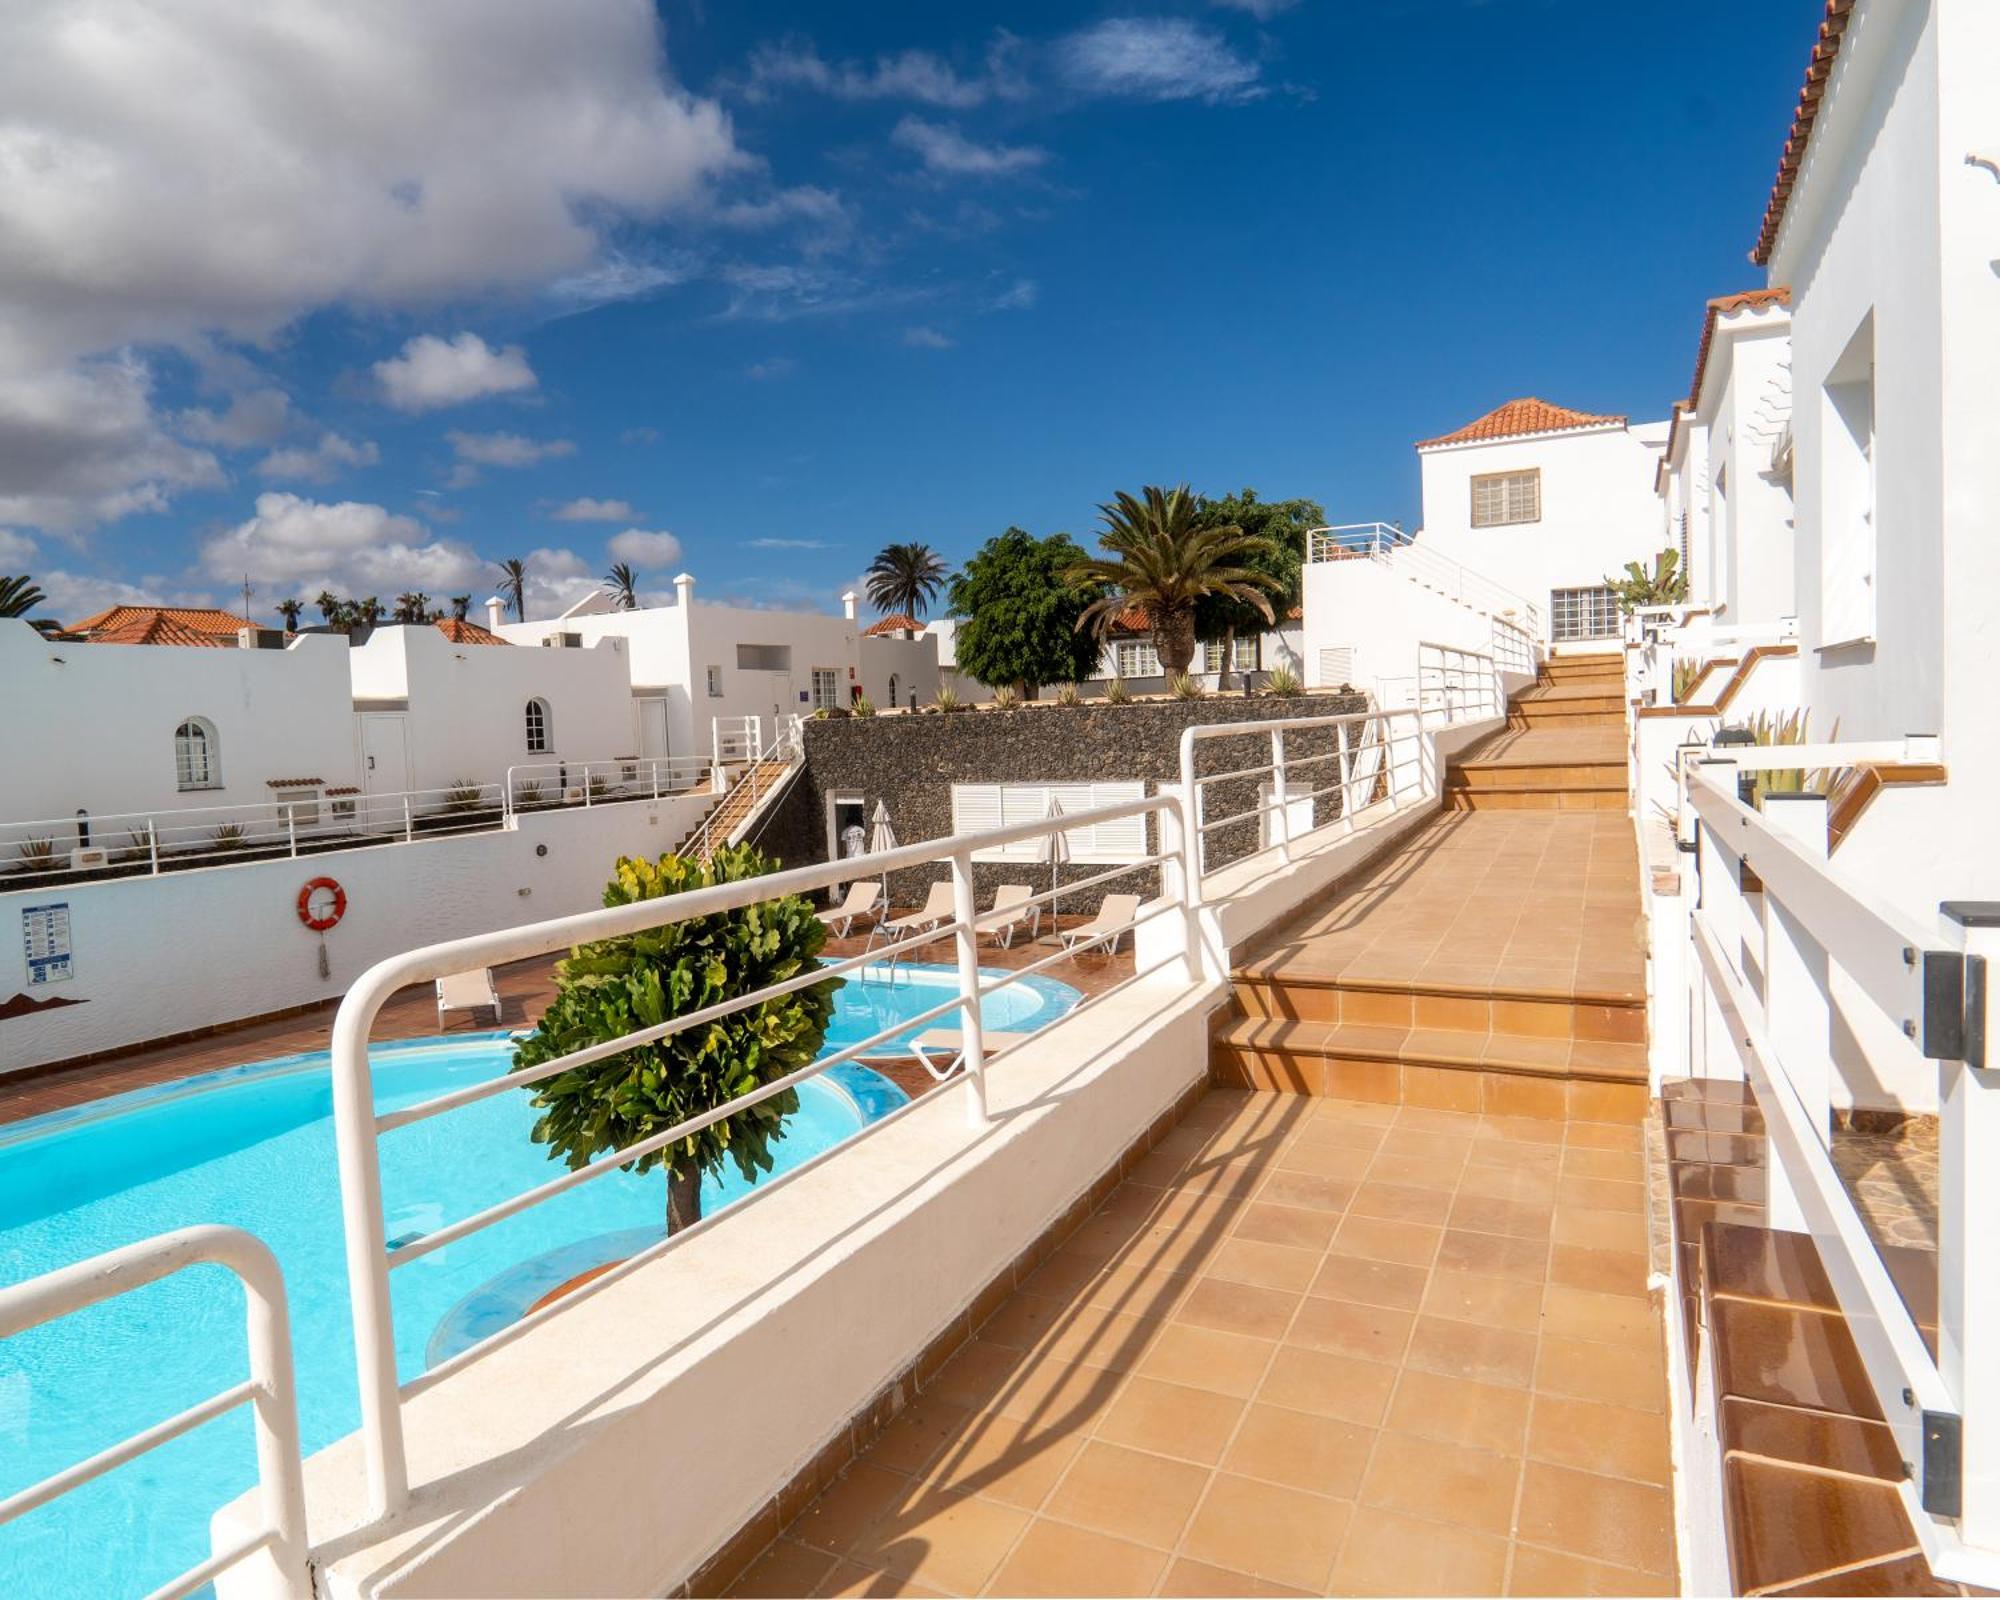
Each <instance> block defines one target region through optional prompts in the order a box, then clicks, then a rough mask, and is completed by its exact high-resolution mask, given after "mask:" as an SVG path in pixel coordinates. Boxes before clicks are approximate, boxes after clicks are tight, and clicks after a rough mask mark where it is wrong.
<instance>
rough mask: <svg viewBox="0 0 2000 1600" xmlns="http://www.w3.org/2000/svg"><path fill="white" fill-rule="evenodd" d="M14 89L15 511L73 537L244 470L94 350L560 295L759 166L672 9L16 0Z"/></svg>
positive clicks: (5, 169)
mask: <svg viewBox="0 0 2000 1600" xmlns="http://www.w3.org/2000/svg"><path fill="white" fill-rule="evenodd" d="M0 106H4V107H5V108H6V109H5V126H4V132H0V387H4V388H5V389H6V390H7V391H8V392H7V394H6V396H5V398H4V400H0V484H4V485H6V489H5V491H4V494H0V505H5V506H8V507H9V508H10V509H8V510H7V511H6V512H5V514H6V515H9V516H17V517H18V518H19V520H23V521H26V520H29V519H30V518H31V517H32V519H33V520H34V522H35V523H36V525H38V526H49V527H61V528H75V527H82V526H87V525H88V524H89V523H91V522H93V521H97V520H102V519H103V518H105V517H107V516H114V515H118V514H121V513H122V512H123V511H126V510H132V509H140V508H146V509H158V508H159V507H160V506H162V505H164V504H165V503H166V501H167V500H168V499H169V498H170V497H171V496H172V494H174V493H175V492H176V491H177V490H179V489H183V488H186V487H189V486H191V485H194V484H199V483H206V482H212V481H215V478H216V476H217V469H216V468H215V466H214V463H213V460H212V458H210V457H208V456H206V455H205V454H203V453H202V452H200V451H199V450H192V449H190V448H189V446H188V445H187V444H186V443H185V442H176V441H175V440H174V438H173V437H172V430H171V428H170V427H168V426H164V425H163V424H162V421H161V419H159V418H157V417H155V416H154V415H152V413H151V410H150V406H149V404H148V403H146V400H145V396H144V385H143V383H141V384H139V385H137V392H138V397H139V402H140V403H139V404H138V405H137V406H136V407H133V406H129V405H122V406H121V409H119V410H118V411H117V414H116V421H115V424H114V423H113V422H112V421H110V420H108V419H107V414H106V412H105V410H104V408H103V407H101V406H79V405H77V404H75V403H74V402H75V395H76V393H77V392H78V390H79V389H89V388H92V387H98V388H102V387H104V386H105V383H106V380H105V379H104V378H103V377H102V376H101V375H98V374H94V373H93V372H92V371H90V370H89V369H87V368H85V367H84V366H82V365H80V363H84V362H87V361H89V360H91V359H92V358H98V357H103V356H106V355H113V354H121V353H123V352H128V351H131V350H134V349H138V350H141V351H143V350H146V349H149V348H151V347H155V346H171V347H174V348H176V349H180V350H184V351H188V352H190V353H197V352H199V351H201V350H203V349H207V350H210V351H213V350H214V349H216V348H218V341H244V340H248V341H262V340H266V339H268V338H270V337H272V336H273V335H275V334H277V333H278V332H280V331H281V330H283V329H284V328H285V327H287V326H288V325H289V324H291V323H292V322H294V321H295V320H296V319H297V318H299V317H300V316H302V315H304V314H306V313H308V312H311V311H313V310H316V309H318V308H321V307H326V306H335V305H345V306H351V307H355V308H357V309H360V310H363V311H373V310H378V309H399V308H404V307H414V306H425V305H435V304H437V303H438V302H440V301H442V300H445V299H448V298H450V297H454V296H470V295H477V294H483V293H488V292H493V291H498V292H501V293H509V292H518V291H534V290H539V289H542V288H546V287H547V286H549V285H550V284H553V283H555V282H557V281H558V280H562V279H565V278H571V277H573V276H575V275H578V274H587V273H589V272H590V271H591V270H592V269H593V268H596V267H598V266H599V265H600V263H602V262H603V260H604V256H605V249H606V243H607V241H608V240H609V239H610V238H611V237H613V236H614V235H615V234H616V233H617V232H618V230H620V229H621V227H622V226H623V224H624V223H626V222H627V221H630V220H637V221H642V222H657V221H661V220H664V219H667V218H669V217H671V216H672V215H673V214H675V213H676V212H677V211H678V212H688V213H694V212H699V211H700V210H702V209H703V208H704V207H705V206H706V205H707V204H708V192H709V189H710V187H711V185H712V184H713V183H714V182H715V181H716V180H717V179H718V178H720V177H721V176H723V175H726V174H728V173H730V172H733V171H736V170H739V169H741V168H742V167H743V166H744V165H745V162H744V159H743V158H742V157H741V155H740V154H739V152H738V151H737V149H736V147H735V143H734V140H733V137H732V135H731V132H730V129H729V123H728V118H727V116H726V115H725V114H724V112H723V111H722V109H721V107H720V106H719V105H717V104H716V103H715V102H714V101H712V100H707V99H703V98H700V97H697V96H693V95H690V94H688V93H687V92H685V91H684V90H682V89H681V88H679V87H678V86H677V85H675V84H674V83H673V81H672V80H671V78H670V77H669V76H668V74H667V69H666V64H665V53H664V50H663V46H662V28H661V23H660V20H659V17H658V15H657V13H656V11H655V8H654V7H653V5H652V4H651V3H650V0H602V3H598V4H593V5H591V6H587V7H574V8H572V7H567V6H563V7H552V6H548V5H544V4H539V3H535V0H425V3H424V4H421V5H409V4H405V3H403V0H339V3H334V0H321V3H318V4H312V3H299V4H296V5H293V6H290V7H287V8H283V9H275V8H267V7H261V6H244V5H240V4H236V3H233V0H175V3H160V0H96V3H94V4H92V5H91V6H89V7H88V8H85V9H81V10H79V9H78V8H76V7H75V6H73V5H71V4H68V3H66V0H15V3H13V4H11V5H8V6H6V7H4V8H0ZM121 358H122V359H126V360H133V361H134V362H135V365H137V361H136V358H133V357H130V356H121ZM138 370H141V371H143V366H142V365H141V366H139V367H138ZM24 391H33V394H32V396H28V395H26V394H24ZM132 392H133V386H132V385H130V384H128V385H127V392H126V394H124V395H121V396H119V399H120V400H121V402H123V401H124V400H128V399H129V398H130V397H131V393H132ZM24 411H25V412H27V413H29V414H30V415H29V417H28V419H27V421H26V422H25V423H24V422H23V419H22V416H21V413H23V412H24ZM190 420H191V422H192V425H193V426H194V427H195V428H197V429H201V428H205V427H211V426H212V427H215V428H219V429H224V430H230V431H234V429H233V425H232V424H231V423H230V422H229V420H228V417H227V414H225V415H224V416H223V417H221V418H208V419H207V420H205V421H195V420H193V419H190ZM200 442H202V441H200V440H196V441H195V443H197V444H199V443H200ZM24 485H27V486H28V487H24ZM20 506H26V507H27V510H26V511H25V512H21V511H17V510H15V509H11V508H13V507H20Z"/></svg>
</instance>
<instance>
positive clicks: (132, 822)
mask: <svg viewBox="0 0 2000 1600" xmlns="http://www.w3.org/2000/svg"><path fill="white" fill-rule="evenodd" d="M702 771H703V769H702V763H700V762H699V761H695V760H692V759H691V758H688V757H682V756H671V757H669V756H661V757H652V756H646V757H623V758H620V759H617V760H611V761H569V762H560V761H551V762H544V763H539V764H537V765H533V766H517V767H510V768H508V770H507V774H506V776H505V777H504V778H502V779H501V780H500V781H498V782H486V781H475V780H473V779H466V780H465V781H464V782H460V783H451V784H446V785H444V786H443V787H441V788H433V789H399V790H394V791H391V792H388V793H381V794H367V793H363V792H362V791H360V790H358V789H341V788H335V789H331V790H328V789H321V790H320V791H319V792H318V794H317V797H316V798H311V799H286V800H277V799H272V800H265V801H261V802H250V803H247V804H245V803H239V804H235V805H220V806H192V807H186V808H182V809H178V810H172V809H166V808H160V809H155V810H151V811H122V812H98V813H78V814H76V815H74V816H69V817H58V818H49V819H43V820H40V821H31V822H0V889H4V888H6V887H8V886H9V884H10V881H11V880H14V879H19V878H24V877H38V876H40V875H42V874H67V873H69V872H71V871H72V870H74V871H78V872H84V871H89V872H120V871H124V872H128V873H161V872H173V871H178V870H181V869H183V868H189V867H217V866H229V865H233V864H237V863H241V862H245V861H263V860H268V859H271V858H273V857H279V856H299V855H309V854H317V853H320V852H322V851H327V850H344V849H351V848H354V847H356V846H360V845H372V844H385V843H407V842H409V841H411V840H414V839H418V838H427V837H431V836H433V835H436V834H441V833H474V832H479V831H482V830H490V829H496V828H502V827H505V826H507V825H508V824H509V823H510V822H511V820H512V819H513V817H514V816H515V815H516V814H517V813H519V812H522V811H532V810H551V809H554V808H556V807H559V806H568V805H576V806H588V805H593V804H596V805H602V804H605V803H607V802H609V801H613V800H643V799H657V798H659V797H661V796H663V795H668V794H680V793H685V792H686V791H687V790H688V789H690V788H693V787H694V786H695V785H696V784H697V783H699V782H700V780H701V777H702ZM79 850H82V851H86V852H92V854H88V855H86V856H84V857H81V858H77V857H74V856H73V854H72V853H73V852H75V851H79ZM98 851H102V852H103V858H102V859H101V860H99V859H98V858H97V857H96V855H95V854H94V852H98ZM73 861H75V862H76V863H77V864H76V865H75V866H74V867H73V866H72V862H73Z"/></svg>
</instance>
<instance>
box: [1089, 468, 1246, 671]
mask: <svg viewBox="0 0 2000 1600" xmlns="http://www.w3.org/2000/svg"><path fill="white" fill-rule="evenodd" d="M1140 493H1141V495H1142V496H1143V498H1141V499H1134V498H1133V497H1132V496H1131V495H1129V494H1126V493H1124V492H1123V491H1122V490H1121V491H1120V492H1119V493H1118V494H1117V495H1116V496H1115V497H1114V498H1113V499H1112V500H1110V501H1109V502H1108V503H1106V504H1104V505H1101V506H1099V507H1098V508H1097V509H1098V510H1099V511H1101V512H1102V513H1103V514H1104V532H1103V533H1102V534H1100V535H1099V536H1098V540H1097V547H1098V548H1099V549H1100V550H1102V551H1103V552H1104V554H1103V555H1102V556H1099V557H1097V558H1095V559H1093V560H1090V561H1084V562H1080V563H1078V564H1077V565H1076V566H1074V567H1071V568H1070V569H1069V571H1067V572H1066V573H1064V574H1063V576H1064V578H1065V579H1066V580H1067V581H1068V582H1070V583H1073V584H1101V585H1102V586H1103V587H1104V588H1105V589H1106V590H1108V591H1109V592H1108V593H1107V594H1106V595H1105V596H1104V597H1103V598H1102V599H1099V600H1097V601H1094V602H1093V603H1092V604H1091V605H1089V606H1088V607H1086V608H1085V610H1084V613H1083V615H1082V616H1081V617H1079V618H1077V623H1076V625H1077V627H1079V628H1084V627H1094V628H1095V629H1096V630H1097V632H1098V633H1099V634H1102V633H1104V632H1105V631H1106V630H1107V629H1109V627H1110V626H1111V624H1112V622H1113V621H1115V620H1116V619H1117V618H1118V617H1120V616H1122V615H1124V614H1125V613H1126V612H1127V611H1131V610H1138V611H1143V612H1145V614H1146V616H1147V619H1148V620H1149V621H1150V622H1151V624H1152V629H1153V645H1154V648H1155V649H1157V650H1158V651H1159V653H1160V669H1161V670H1162V671H1163V672H1164V673H1166V675H1167V676H1168V677H1173V676H1175V675H1176V674H1178V673H1182V672H1185V671H1187V670H1188V666H1189V664H1190V663H1191V662H1192V661H1193V660H1194V647H1195V639H1194V603H1195V602H1196V601H1197V600H1199V599H1201V598H1202V597H1203V596H1204V595H1227V596H1228V597H1229V598H1231V599H1234V600H1240V601H1242V602H1243V603H1244V604H1245V605H1247V606H1250V607H1252V608H1253V609H1255V610H1256V611H1257V612H1258V614H1259V615H1261V616H1262V617H1263V618H1264V620H1265V621H1266V622H1269V621H1271V620H1272V614H1271V602H1270V601H1269V600H1268V599H1266V598H1265V592H1266V591H1268V590H1274V589H1276V588H1277V587H1278V583H1277V580H1276V579H1274V578H1272V577H1271V576H1270V575H1269V574H1267V573H1263V572H1259V571H1257V570H1256V569H1255V568H1254V567H1248V566H1243V565H1241V564H1240V563H1239V558H1240V557H1243V556H1247V555H1253V554H1255V555H1264V554H1268V553H1270V551H1271V549H1272V544H1271V541H1270V540H1269V539H1266V538H1263V537H1261V536H1260V535H1257V534H1250V533H1245V532H1244V531H1243V530H1242V529H1241V528H1239V527H1237V526H1236V524H1234V523H1233V522H1232V523H1222V524H1219V525H1217V526H1212V527H1204V526H1203V525H1202V521H1201V503H1200V501H1199V500H1197V499H1196V498H1195V496H1193V495H1192V494H1190V493H1189V492H1188V487H1187V485H1186V484H1182V485H1180V486H1179V487H1178V488H1175V489H1160V488H1155V487H1153V486H1151V485H1148V486H1147V487H1146V488H1145V489H1143V490H1141V491H1140Z"/></svg>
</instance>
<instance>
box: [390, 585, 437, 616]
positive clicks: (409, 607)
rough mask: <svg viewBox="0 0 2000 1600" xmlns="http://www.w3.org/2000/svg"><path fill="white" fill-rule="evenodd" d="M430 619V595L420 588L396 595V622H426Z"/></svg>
mask: <svg viewBox="0 0 2000 1600" xmlns="http://www.w3.org/2000/svg"><path fill="white" fill-rule="evenodd" d="M430 619H431V597H430V596H429V595H427V594H425V593H424V592H423V590H421V589H417V590H413V591H410V592H408V593H404V594H399V595H397V596H396V620H397V621H398V622H428V621H430Z"/></svg>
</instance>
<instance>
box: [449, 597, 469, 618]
mask: <svg viewBox="0 0 2000 1600" xmlns="http://www.w3.org/2000/svg"><path fill="white" fill-rule="evenodd" d="M471 609H472V596H471V595H469V594H455V595H453V596H452V597H451V620H452V621H453V622H463V621H464V620H465V614H466V612H468V611H470V610H471Z"/></svg>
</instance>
